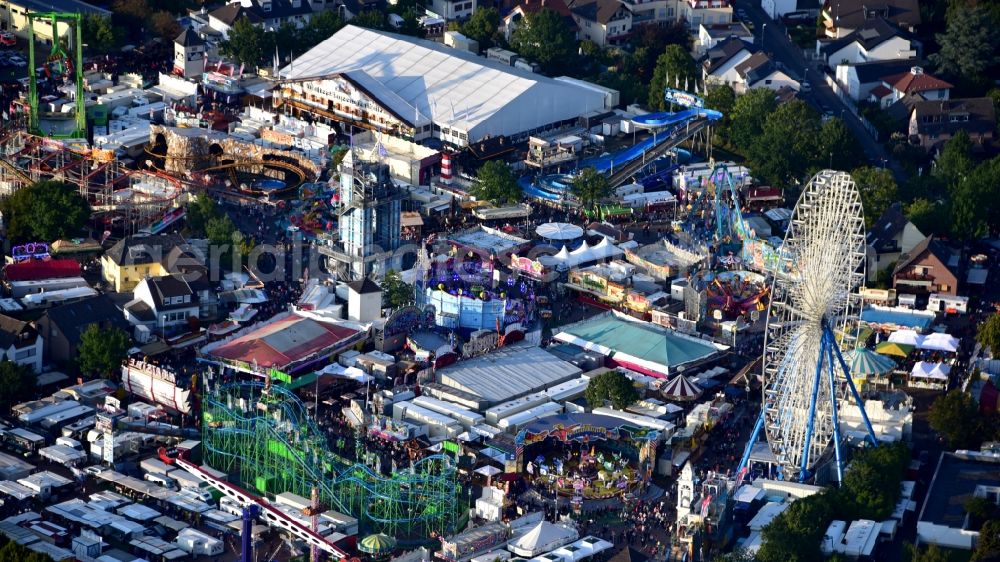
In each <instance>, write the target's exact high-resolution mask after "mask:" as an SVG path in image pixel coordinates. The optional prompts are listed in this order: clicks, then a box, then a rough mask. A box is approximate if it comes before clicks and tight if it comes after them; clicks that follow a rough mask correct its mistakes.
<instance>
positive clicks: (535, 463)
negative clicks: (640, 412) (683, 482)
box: [514, 413, 664, 507]
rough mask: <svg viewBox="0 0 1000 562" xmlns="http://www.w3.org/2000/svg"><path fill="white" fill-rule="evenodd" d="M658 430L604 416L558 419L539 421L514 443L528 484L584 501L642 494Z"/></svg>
mask: <svg viewBox="0 0 1000 562" xmlns="http://www.w3.org/2000/svg"><path fill="white" fill-rule="evenodd" d="M662 437H664V436H663V435H661V433H660V432H659V431H657V430H655V429H651V428H648V427H640V426H638V425H633V424H630V423H628V422H627V421H625V420H622V419H619V418H615V417H611V416H606V415H600V414H587V413H575V414H560V415H555V416H548V417H545V418H541V419H538V420H536V421H534V422H532V423H530V424H529V425H527V426H525V427H524V428H522V429H521V431H519V432H518V433H517V435H516V437H515V439H514V444H515V454H516V456H517V463H518V466H520V467H522V469H523V472H524V475H525V478H526V480H527V481H528V482H529V483H530V485H532V486H534V487H536V488H539V489H546V490H548V491H550V492H551V491H555V492H556V493H558V494H559V495H561V496H564V497H569V498H572V503H573V504H574V507H579V506H580V505H582V502H583V501H585V500H597V499H605V498H610V497H616V496H623V497H624V496H625V495H627V494H633V495H639V494H641V493H642V491H643V490H644V489H645V487H646V484H647V483H648V482H649V479H650V477H651V476H652V471H653V468H654V462H655V459H656V447H657V444H658V443H659V442H660V440H661V438H662Z"/></svg>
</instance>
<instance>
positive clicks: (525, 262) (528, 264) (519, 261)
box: [510, 254, 545, 277]
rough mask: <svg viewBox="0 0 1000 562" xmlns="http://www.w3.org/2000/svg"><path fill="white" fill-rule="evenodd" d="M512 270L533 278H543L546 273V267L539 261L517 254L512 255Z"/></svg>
mask: <svg viewBox="0 0 1000 562" xmlns="http://www.w3.org/2000/svg"><path fill="white" fill-rule="evenodd" d="M510 268H511V269H516V270H518V271H520V272H522V273H526V274H528V275H531V276H532V277H541V276H542V275H543V274H544V273H545V266H543V265H542V264H541V263H539V262H538V260H533V259H531V258H526V257H524V256H519V255H517V254H511V256H510Z"/></svg>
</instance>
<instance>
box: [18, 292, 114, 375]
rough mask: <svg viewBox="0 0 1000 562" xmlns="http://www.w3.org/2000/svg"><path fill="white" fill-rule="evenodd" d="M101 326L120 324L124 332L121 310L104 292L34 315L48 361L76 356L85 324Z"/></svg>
mask: <svg viewBox="0 0 1000 562" xmlns="http://www.w3.org/2000/svg"><path fill="white" fill-rule="evenodd" d="M93 324H96V325H97V326H98V327H99V328H101V329H110V328H120V329H122V330H124V331H125V332H126V333H128V330H129V324H128V322H126V321H125V318H123V317H122V312H121V310H120V309H119V308H118V307H117V306H115V304H114V303H113V302H111V299H109V298H108V297H107V295H98V296H96V297H91V298H89V299H84V300H81V301H77V302H73V303H70V304H64V305H62V306H56V307H53V308H50V309H48V310H46V311H45V313H44V314H42V317H41V318H39V319H38V322H37V327H38V332H39V333H40V334H41V335H42V337H43V338H44V339H45V354H46V357H47V359H48V360H49V361H51V362H63V361H70V360H73V359H75V358H76V356H77V353H76V349H77V346H78V345H80V337H81V336H82V335H83V332H84V330H86V329H87V327H88V326H90V325H93Z"/></svg>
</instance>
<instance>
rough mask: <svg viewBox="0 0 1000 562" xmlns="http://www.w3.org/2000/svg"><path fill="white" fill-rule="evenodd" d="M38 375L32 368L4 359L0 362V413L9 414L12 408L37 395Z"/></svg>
mask: <svg viewBox="0 0 1000 562" xmlns="http://www.w3.org/2000/svg"><path fill="white" fill-rule="evenodd" d="M37 382H38V375H36V374H35V372H34V371H32V370H31V368H30V367H25V366H23V365H18V364H17V363H14V362H13V361H7V360H6V359H4V360H3V361H0V388H2V389H3V392H0V411H4V412H9V411H10V408H11V406H13V405H15V404H17V403H19V402H22V401H24V400H28V399H31V398H33V397H34V395H35V385H36V383H37Z"/></svg>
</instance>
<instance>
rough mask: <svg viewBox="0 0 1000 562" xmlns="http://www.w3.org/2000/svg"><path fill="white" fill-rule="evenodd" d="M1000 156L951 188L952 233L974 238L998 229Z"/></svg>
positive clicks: (962, 238)
mask: <svg viewBox="0 0 1000 562" xmlns="http://www.w3.org/2000/svg"><path fill="white" fill-rule="evenodd" d="M998 197H1000V157H997V158H993V159H992V160H989V161H987V162H984V163H982V164H980V165H979V166H977V167H976V168H974V169H973V170H972V171H971V172H969V173H968V174H966V175H964V176H962V177H961V178H960V179H959V180H958V183H957V185H955V187H953V188H952V190H951V211H952V216H951V218H952V234H954V236H955V237H956V238H959V239H961V240H971V239H973V238H977V237H980V236H983V235H986V234H989V233H991V231H995V230H996V228H997V222H996V221H997V220H998V219H1000V201H997V199H998Z"/></svg>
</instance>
